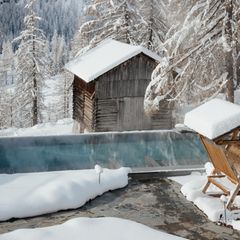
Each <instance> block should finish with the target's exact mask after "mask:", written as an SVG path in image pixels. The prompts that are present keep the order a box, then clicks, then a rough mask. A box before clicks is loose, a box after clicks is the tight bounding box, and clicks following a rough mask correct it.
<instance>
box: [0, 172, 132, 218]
mask: <svg viewBox="0 0 240 240" xmlns="http://www.w3.org/2000/svg"><path fill="white" fill-rule="evenodd" d="M101 170H102V169H101V167H96V169H93V170H77V171H61V172H44V173H27V174H12V175H8V174H0V196H1V197H0V220H1V221H4V220H8V219H10V218H23V217H30V216H36V215H41V214H45V213H50V212H56V211H59V210H64V209H73V208H78V207H80V206H82V205H84V204H85V203H86V202H87V201H89V200H90V199H93V198H95V197H96V196H99V195H102V194H103V193H104V192H106V191H109V190H114V189H117V188H122V187H125V186H126V185H127V184H128V173H129V172H130V171H131V170H130V169H129V168H120V169H117V170H109V169H103V172H102V173H101ZM99 173H100V179H99Z"/></svg>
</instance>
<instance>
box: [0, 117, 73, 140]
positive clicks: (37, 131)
mask: <svg viewBox="0 0 240 240" xmlns="http://www.w3.org/2000/svg"><path fill="white" fill-rule="evenodd" d="M73 124H74V121H73V120H72V119H70V118H65V119H61V120H58V121H57V122H56V123H42V124H38V125H35V126H33V127H30V128H19V129H17V128H8V129H4V130H1V131H0V136H1V137H18V136H47V135H69V134H74V133H73V132H72V129H73Z"/></svg>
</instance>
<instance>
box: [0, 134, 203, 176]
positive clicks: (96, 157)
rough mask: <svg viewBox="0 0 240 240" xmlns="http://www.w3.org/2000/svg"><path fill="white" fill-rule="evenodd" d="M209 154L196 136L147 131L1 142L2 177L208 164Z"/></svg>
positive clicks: (16, 139)
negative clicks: (82, 170) (58, 171)
mask: <svg viewBox="0 0 240 240" xmlns="http://www.w3.org/2000/svg"><path fill="white" fill-rule="evenodd" d="M206 161H207V155H206V153H205V151H204V149H203V148H202V146H201V143H200V141H199V139H198V137H197V135H196V134H194V133H178V132H175V131H146V132H123V133H95V134H83V135H69V136H46V137H14V138H12V137H11V138H0V172H1V173H18V172H36V171H55V170H71V169H86V168H93V167H94V165H95V164H96V163H97V164H100V165H101V166H103V167H108V168H117V167H120V166H126V167H133V168H145V167H157V168H158V167H176V166H186V168H187V167H188V166H190V165H195V166H196V165H198V166H199V165H203V164H204V163H205V162H206Z"/></svg>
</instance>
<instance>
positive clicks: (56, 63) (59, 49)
mask: <svg viewBox="0 0 240 240" xmlns="http://www.w3.org/2000/svg"><path fill="white" fill-rule="evenodd" d="M66 61H67V47H66V43H65V40H64V38H63V37H62V36H58V34H57V32H56V31H55V32H54V34H53V37H52V41H51V73H52V74H53V75H56V74H57V73H59V72H60V71H61V70H62V68H63V66H64V65H65V63H66Z"/></svg>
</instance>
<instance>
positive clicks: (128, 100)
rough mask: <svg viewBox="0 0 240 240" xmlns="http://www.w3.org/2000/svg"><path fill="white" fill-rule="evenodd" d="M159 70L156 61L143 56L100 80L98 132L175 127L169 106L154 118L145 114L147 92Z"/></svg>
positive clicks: (98, 86) (96, 95)
mask: <svg viewBox="0 0 240 240" xmlns="http://www.w3.org/2000/svg"><path fill="white" fill-rule="evenodd" d="M155 67H156V62H155V61H154V60H152V59H151V58H149V57H148V56H146V55H144V54H139V55H138V56H136V57H134V58H132V59H130V60H128V61H126V62H125V63H123V64H121V65H120V66H118V67H116V68H114V69H112V70H111V71H109V72H107V73H105V74H103V75H102V76H100V77H99V78H98V79H96V91H95V101H96V102H95V104H96V112H95V116H94V121H95V123H94V126H95V127H94V129H95V130H96V131H100V132H101V131H123V130H144V129H145V130H147V129H169V128H172V110H171V108H170V107H169V106H167V105H165V106H163V107H161V109H160V112H159V113H158V114H155V115H154V116H153V117H152V118H149V117H147V116H145V114H144V109H143V100H144V95H145V90H146V87H147V86H148V84H149V82H150V79H151V74H152V71H153V70H154V68H155Z"/></svg>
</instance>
